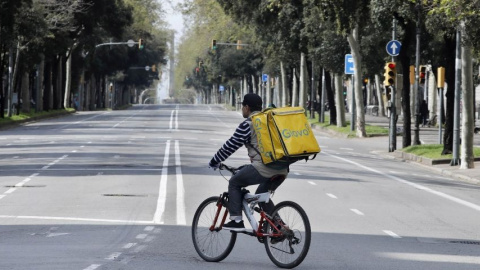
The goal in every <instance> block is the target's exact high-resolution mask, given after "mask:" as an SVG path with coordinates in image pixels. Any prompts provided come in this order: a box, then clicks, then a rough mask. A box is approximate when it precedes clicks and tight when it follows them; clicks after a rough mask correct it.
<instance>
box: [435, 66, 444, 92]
mask: <svg viewBox="0 0 480 270" xmlns="http://www.w3.org/2000/svg"><path fill="white" fill-rule="evenodd" d="M437 87H438V88H444V87H445V68H444V67H439V68H438V69H437Z"/></svg>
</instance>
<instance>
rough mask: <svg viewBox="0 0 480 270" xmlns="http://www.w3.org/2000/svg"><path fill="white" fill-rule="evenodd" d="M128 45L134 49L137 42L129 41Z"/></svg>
mask: <svg viewBox="0 0 480 270" xmlns="http://www.w3.org/2000/svg"><path fill="white" fill-rule="evenodd" d="M127 45H128V47H133V46H134V45H135V41H133V40H131V39H129V40H128V41H127Z"/></svg>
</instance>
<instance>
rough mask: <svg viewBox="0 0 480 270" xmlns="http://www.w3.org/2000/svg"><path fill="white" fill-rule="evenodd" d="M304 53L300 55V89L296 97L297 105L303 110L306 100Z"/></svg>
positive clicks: (306, 74)
mask: <svg viewBox="0 0 480 270" xmlns="http://www.w3.org/2000/svg"><path fill="white" fill-rule="evenodd" d="M306 58H307V57H306V56H305V53H301V54H300V88H299V95H298V104H299V106H300V107H303V108H305V104H306V100H307V98H308V92H307V85H308V82H307V76H308V72H307V61H306Z"/></svg>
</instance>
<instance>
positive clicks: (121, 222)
mask: <svg viewBox="0 0 480 270" xmlns="http://www.w3.org/2000/svg"><path fill="white" fill-rule="evenodd" d="M0 218H14V219H36V220H64V221H88V222H105V223H120V224H153V221H151V220H150V221H146V220H120V219H96V218H72V217H47V216H11V215H0Z"/></svg>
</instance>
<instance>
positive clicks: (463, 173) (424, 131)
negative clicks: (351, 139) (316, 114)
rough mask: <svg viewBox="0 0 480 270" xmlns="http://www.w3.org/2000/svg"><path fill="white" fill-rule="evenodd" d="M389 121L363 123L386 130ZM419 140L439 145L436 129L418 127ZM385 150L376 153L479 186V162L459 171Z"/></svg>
mask: <svg viewBox="0 0 480 270" xmlns="http://www.w3.org/2000/svg"><path fill="white" fill-rule="evenodd" d="M327 113H328V112H327ZM345 118H346V119H347V121H350V119H351V115H350V114H349V113H346V114H345ZM389 121H390V119H389V118H387V117H382V116H372V115H365V123H366V124H367V125H375V126H382V127H385V128H387V129H388V126H389ZM399 128H401V129H403V122H402V121H401V119H399V120H398V121H397V130H398V129H399ZM414 128H415V123H412V127H411V133H412V141H413V136H414ZM316 129H320V128H318V127H316ZM327 133H329V134H332V131H329V132H327ZM419 138H420V141H421V143H422V144H440V142H439V129H438V127H421V126H420V131H419ZM442 141H443V138H442ZM474 145H475V146H480V135H474ZM401 148H402V136H401V135H398V136H397V149H401ZM387 149H388V147H386V148H382V149H381V150H379V151H376V153H378V154H381V155H383V156H385V157H388V158H392V159H399V160H405V161H406V162H409V163H412V164H415V165H417V166H421V167H423V168H426V169H428V170H431V171H434V172H437V173H440V174H442V175H445V176H448V177H452V178H455V179H457V180H460V181H464V182H468V183H472V184H477V185H480V161H476V162H475V168H473V169H460V166H450V164H436V165H427V164H425V163H422V162H418V161H416V158H415V157H412V158H408V157H402V155H401V154H399V152H398V151H396V152H393V153H390V152H388V150H387Z"/></svg>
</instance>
